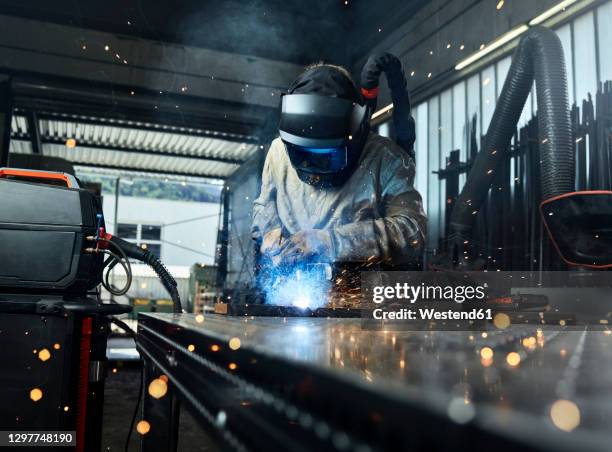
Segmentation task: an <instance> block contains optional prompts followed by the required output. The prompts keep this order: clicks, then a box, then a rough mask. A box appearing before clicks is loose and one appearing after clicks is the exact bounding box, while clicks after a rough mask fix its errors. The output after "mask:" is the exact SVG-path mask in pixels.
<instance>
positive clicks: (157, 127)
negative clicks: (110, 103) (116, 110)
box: [16, 110, 260, 144]
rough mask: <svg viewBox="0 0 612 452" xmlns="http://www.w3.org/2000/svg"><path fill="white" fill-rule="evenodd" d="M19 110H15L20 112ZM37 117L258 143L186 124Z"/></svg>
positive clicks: (43, 114) (71, 116) (72, 116)
mask: <svg viewBox="0 0 612 452" xmlns="http://www.w3.org/2000/svg"><path fill="white" fill-rule="evenodd" d="M20 112H21V110H16V113H20ZM37 116H38V119H40V120H47V121H63V122H74V123H77V124H88V125H93V126H100V127H117V128H122V129H129V130H142V131H143V132H157V133H171V134H174V135H185V136H189V137H202V138H213V139H216V140H223V141H229V142H232V143H252V144H259V143H260V139H259V138H258V137H256V136H253V135H241V134H238V133H232V132H225V131H218V130H204V129H202V128H199V129H195V128H192V127H187V126H184V125H183V126H173V125H169V124H158V123H142V122H139V121H130V120H122V119H115V118H94V117H90V118H85V117H83V116H81V115H75V114H66V113H61V114H53V113H46V112H38V114H37Z"/></svg>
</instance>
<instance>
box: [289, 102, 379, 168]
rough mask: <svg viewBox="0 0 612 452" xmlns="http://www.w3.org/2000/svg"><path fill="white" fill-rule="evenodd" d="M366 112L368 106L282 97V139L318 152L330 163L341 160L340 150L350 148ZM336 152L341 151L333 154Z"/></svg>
mask: <svg viewBox="0 0 612 452" xmlns="http://www.w3.org/2000/svg"><path fill="white" fill-rule="evenodd" d="M366 111H367V107H366V106H365V105H360V104H358V103H356V102H353V101H351V100H348V99H342V98H339V97H330V96H319V95H316V94H286V95H284V96H283V97H282V106H281V117H280V124H279V132H280V137H281V139H282V140H283V141H284V142H285V144H291V145H294V146H299V147H301V148H302V151H303V152H314V151H308V150H309V149H310V150H313V149H319V150H320V152H318V154H321V155H326V157H325V159H328V160H330V161H331V160H334V159H335V158H339V157H338V156H339V154H341V152H340V148H342V147H346V146H348V145H349V143H350V141H351V140H352V139H353V137H354V136H356V134H357V133H358V132H359V130H360V128H361V125H362V123H363V121H364V118H365V115H366ZM334 148H335V149H338V151H337V152H331V151H330V149H334ZM288 151H289V149H288ZM345 151H346V150H345ZM314 153H316V152H314ZM345 153H346V152H345ZM332 154H334V155H335V156H336V157H332Z"/></svg>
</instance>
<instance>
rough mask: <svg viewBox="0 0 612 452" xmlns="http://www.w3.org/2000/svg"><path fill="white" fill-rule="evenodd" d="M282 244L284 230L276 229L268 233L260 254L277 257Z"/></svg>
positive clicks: (264, 238)
mask: <svg viewBox="0 0 612 452" xmlns="http://www.w3.org/2000/svg"><path fill="white" fill-rule="evenodd" d="M281 242H282V229H281V228H276V229H272V230H271V231H268V232H266V234H265V235H264V236H263V240H262V242H261V247H260V248H259V250H260V252H261V254H262V255H264V256H269V257H272V256H275V255H277V254H278V253H280V250H281Z"/></svg>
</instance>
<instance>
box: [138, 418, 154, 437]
mask: <svg viewBox="0 0 612 452" xmlns="http://www.w3.org/2000/svg"><path fill="white" fill-rule="evenodd" d="M136 431H137V432H138V433H140V434H141V435H146V434H147V433H149V431H151V424H149V423H148V422H147V421H145V420H144V419H143V420H142V421H140V422H138V424H136Z"/></svg>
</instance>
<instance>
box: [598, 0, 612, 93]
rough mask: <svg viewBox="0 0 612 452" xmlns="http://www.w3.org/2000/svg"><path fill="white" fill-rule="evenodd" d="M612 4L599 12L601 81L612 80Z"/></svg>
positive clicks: (601, 8) (607, 4)
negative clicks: (611, 50) (611, 54)
mask: <svg viewBox="0 0 612 452" xmlns="http://www.w3.org/2000/svg"><path fill="white" fill-rule="evenodd" d="M610 24H612V2H608V3H606V4H605V5H602V6H600V7H599V9H598V10H597V32H598V38H599V43H598V44H599V46H598V47H599V64H600V68H599V72H600V76H599V80H600V81H605V80H612V58H610V48H612V27H611V26H610Z"/></svg>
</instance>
